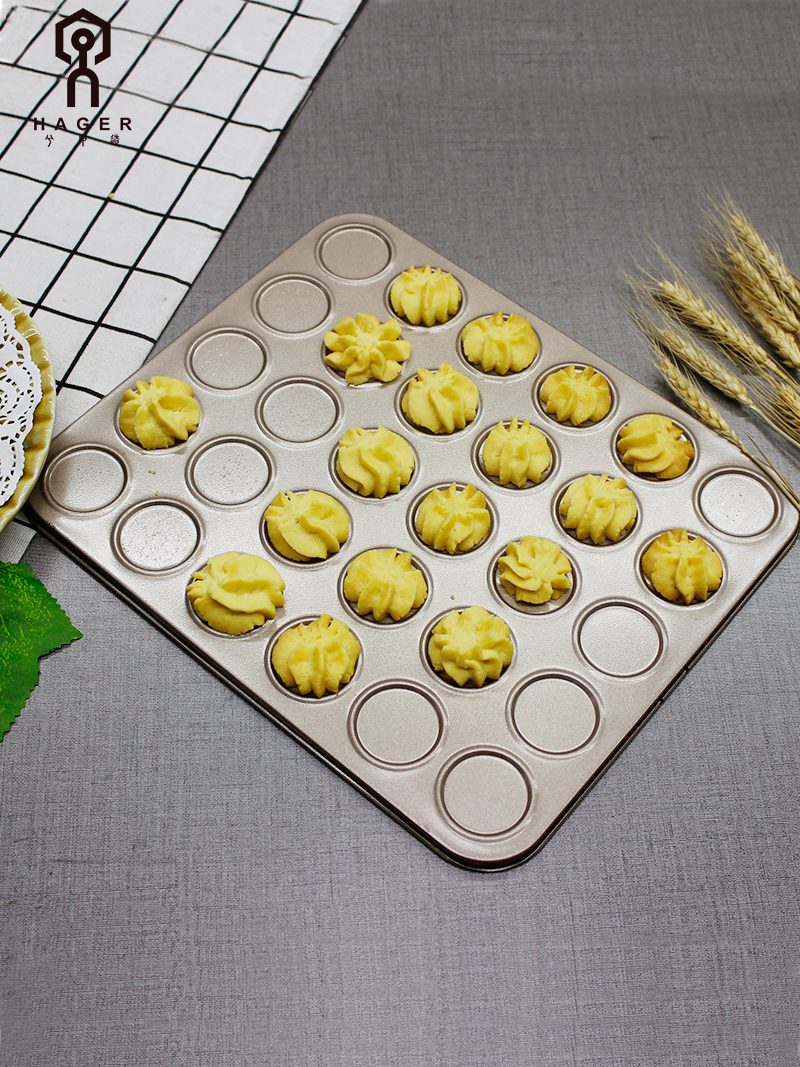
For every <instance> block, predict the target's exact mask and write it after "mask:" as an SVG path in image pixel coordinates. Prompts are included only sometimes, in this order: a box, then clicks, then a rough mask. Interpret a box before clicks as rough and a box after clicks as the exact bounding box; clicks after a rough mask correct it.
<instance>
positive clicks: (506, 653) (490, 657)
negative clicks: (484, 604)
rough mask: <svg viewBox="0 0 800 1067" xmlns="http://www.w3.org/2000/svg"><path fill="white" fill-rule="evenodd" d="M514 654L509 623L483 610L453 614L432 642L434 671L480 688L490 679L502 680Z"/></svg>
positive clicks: (439, 626) (436, 629)
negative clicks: (501, 676)
mask: <svg viewBox="0 0 800 1067" xmlns="http://www.w3.org/2000/svg"><path fill="white" fill-rule="evenodd" d="M513 654H514V646H513V644H512V642H511V631H510V630H509V628H508V625H507V623H505V622H503V620H502V619H500V618H498V617H497V615H492V614H491V613H490V612H488V611H487V610H486V608H481V607H472V608H466V609H465V610H464V611H451V612H450V614H449V615H445V617H444V618H443V619H441V620H440V621H439V622H438V623H437V624H436V625H435V626H434V628H433V630H432V631H431V639H430V641H429V642H428V657H429V658H430V661H431V664H432V666H433V668H434V670H437V671H439V672H440V673H442V674H446V675H447V676H448V677H449V678H452V680H453V681H454V682H456V683H457V684H458V685H466V684H467V682H472V684H473V685H476V686H478V687H480V686H482V685H483V683H484V682H485V681H486V680H487V678H488V679H492V680H495V679H497V678H499V677H500V675H501V674H502V673H503V671H504V670H505V668H506V667H507V666H508V665H509V663H510V662H511V657H512V656H513Z"/></svg>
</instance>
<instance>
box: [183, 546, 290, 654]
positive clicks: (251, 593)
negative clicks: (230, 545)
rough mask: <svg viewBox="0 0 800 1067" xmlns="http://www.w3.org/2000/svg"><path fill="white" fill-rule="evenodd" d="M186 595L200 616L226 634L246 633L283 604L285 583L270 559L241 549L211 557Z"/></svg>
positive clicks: (196, 576) (196, 575)
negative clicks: (242, 551) (248, 553)
mask: <svg viewBox="0 0 800 1067" xmlns="http://www.w3.org/2000/svg"><path fill="white" fill-rule="evenodd" d="M192 579H193V580H192V581H191V582H190V583H189V586H188V588H187V590H186V595H187V596H188V597H189V600H190V601H191V604H192V607H193V608H194V610H195V611H196V613H197V614H198V615H199V617H200V618H201V619H202V620H203V621H204V622H206V623H208V625H209V626H210V627H211V628H212V629H214V630H218V631H219V632H220V633H223V634H245V633H248V632H249V631H250V630H253V629H255V627H256V626H263V625H264V623H265V622H266V620H267V619H274V618H275V609H276V608H279V607H282V606H283V602H284V601H283V590H284V589H285V588H286V585H285V583H284V581H283V578H281V576H280V575H279V574H278V572H277V571H276V570H275V568H274V567H273V566H272V564H271V563H270V562H269V560H266V559H262V558H261V556H250V555H247V554H246V553H241V552H222V553H221V554H220V555H218V556H212V557H211V559H209V561H208V563H207V564H206V565H205V567H203V568H202V569H201V570H199V571H196V572H195V573H194V574H193V575H192Z"/></svg>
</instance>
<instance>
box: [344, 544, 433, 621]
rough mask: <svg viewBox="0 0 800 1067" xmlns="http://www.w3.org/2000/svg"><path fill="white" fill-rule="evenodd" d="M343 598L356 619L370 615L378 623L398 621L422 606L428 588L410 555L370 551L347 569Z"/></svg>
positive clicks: (376, 549)
mask: <svg viewBox="0 0 800 1067" xmlns="http://www.w3.org/2000/svg"><path fill="white" fill-rule="evenodd" d="M344 595H345V596H346V597H347V599H348V600H349V601H351V602H352V603H353V604H354V605H355V608H356V611H357V612H358V613H359V615H369V614H370V613H372V615H373V616H374V617H375V618H376V619H377V620H378V622H380V621H381V619H383V618H385V617H386V616H387V615H391V617H392V618H393V619H394V620H395V621H397V620H399V619H404V618H405V617H406V615H408V614H409V612H411V611H415V610H416V609H417V608H419V607H421V606H422V605H423V604H424V603H425V600H426V598H427V596H428V585H427V582H426V581H425V577H424V575H423V573H422V571H420V570H419V569H418V568H417V567H415V566H414V564H413V563H412V561H411V553H410V552H398V551H397V549H396V548H373V549H370V550H369V551H368V552H362V553H361V555H360V556H356V558H355V559H354V560H353V562H352V563H351V564H350V566H349V567H348V568H347V574H346V575H345V579H344Z"/></svg>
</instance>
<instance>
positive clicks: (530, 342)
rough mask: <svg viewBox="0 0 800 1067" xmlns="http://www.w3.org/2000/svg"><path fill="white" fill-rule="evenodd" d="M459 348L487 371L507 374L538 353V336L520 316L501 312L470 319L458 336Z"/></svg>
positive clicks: (523, 368)
mask: <svg viewBox="0 0 800 1067" xmlns="http://www.w3.org/2000/svg"><path fill="white" fill-rule="evenodd" d="M461 347H462V349H463V351H464V355H465V356H466V357H467V359H468V360H469V361H470V363H475V364H476V365H477V366H480V367H481V369H482V370H485V371H487V372H490V371H494V373H495V374H508V372H509V371H521V370H525V368H526V367H530V365H531V363H533V361H534V359H536V357H537V355H538V354H539V338H538V337H537V336H536V334H535V333H534V330H533V327H532V326H531V324H530V323H529V322H528V320H527V319H523V317H522V316H521V315H508V316H505V315H504V314H503V312H502V311H497V312H495V314H494V315H486V316H484V318H481V319H473V321H472V322H470V323H469V324H468V325H467V326H466V327H465V328H464V333H463V334H462V336H461Z"/></svg>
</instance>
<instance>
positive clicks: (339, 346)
mask: <svg viewBox="0 0 800 1067" xmlns="http://www.w3.org/2000/svg"><path fill="white" fill-rule="evenodd" d="M400 334H401V327H400V323H399V322H395V320H394V319H390V320H389V321H388V322H384V323H381V322H380V320H379V319H377V318H376V317H375V315H367V314H365V313H363V312H361V311H360V312H359V313H358V314H357V315H356V317H355V318H352V317H348V318H346V319H342V320H341V322H337V323H336V325H335V326H334V327H333V329H332V330H329V331H328V333H326V334H325V346H326V347H327V349H328V354H327V355H326V356H325V362H326V363H327V364H329V366H331V367H335V369H336V370H338V371H342V372H343V373H344V376H345V379H346V380H347V382H348V383H349V384H350V385H363V384H364V382H368V381H369V380H370V378H377V379H378V381H380V382H391V381H394V379H395V378H396V377H397V375H398V374H399V373H400V371H401V369H402V368H401V366H400V364H401V363H403V362H405V360H407V359H408V357H409V356H410V355H411V342H410V341H402V340H401V339H400Z"/></svg>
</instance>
